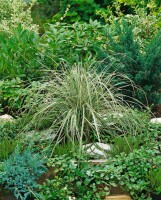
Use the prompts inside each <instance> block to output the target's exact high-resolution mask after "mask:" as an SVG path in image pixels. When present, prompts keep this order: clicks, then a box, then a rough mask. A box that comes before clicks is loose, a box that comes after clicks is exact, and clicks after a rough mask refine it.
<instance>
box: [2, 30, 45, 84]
mask: <svg viewBox="0 0 161 200" xmlns="http://www.w3.org/2000/svg"><path fill="white" fill-rule="evenodd" d="M13 32H14V34H13V35H12V36H9V35H8V34H5V33H1V34H0V51H1V53H0V78H1V79H3V78H6V77H10V78H16V77H19V78H22V79H24V80H26V79H27V80H29V79H31V78H33V77H35V76H36V77H37V76H38V74H39V73H40V71H39V70H38V69H39V68H40V66H41V64H40V63H39V61H40V57H39V55H38V46H39V36H38V34H36V33H33V32H30V31H28V30H25V29H23V28H22V27H21V26H18V27H17V28H15V29H14V30H13Z"/></svg>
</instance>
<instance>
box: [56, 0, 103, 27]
mask: <svg viewBox="0 0 161 200" xmlns="http://www.w3.org/2000/svg"><path fill="white" fill-rule="evenodd" d="M60 2H61V5H60V12H59V13H57V14H56V15H55V16H54V17H53V18H52V21H53V22H55V21H58V20H62V21H64V22H67V23H74V22H78V21H85V22H88V21H89V19H93V20H94V19H96V15H95V13H96V10H97V9H99V7H100V5H99V4H96V3H95V1H94V0H86V1H83V0H81V1H78V0H74V1H71V0H64V1H60Z"/></svg>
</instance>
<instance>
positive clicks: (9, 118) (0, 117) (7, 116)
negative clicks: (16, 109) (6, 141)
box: [0, 114, 13, 122]
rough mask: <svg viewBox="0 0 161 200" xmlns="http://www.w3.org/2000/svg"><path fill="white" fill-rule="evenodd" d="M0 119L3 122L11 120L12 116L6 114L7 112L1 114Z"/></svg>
mask: <svg viewBox="0 0 161 200" xmlns="http://www.w3.org/2000/svg"><path fill="white" fill-rule="evenodd" d="M0 121H3V122H8V121H13V117H12V116H11V115H8V114H5V115H1V116H0Z"/></svg>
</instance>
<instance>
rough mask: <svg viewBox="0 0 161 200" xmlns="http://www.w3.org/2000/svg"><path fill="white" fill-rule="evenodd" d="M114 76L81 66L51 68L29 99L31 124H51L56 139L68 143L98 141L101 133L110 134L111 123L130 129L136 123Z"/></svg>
mask: <svg viewBox="0 0 161 200" xmlns="http://www.w3.org/2000/svg"><path fill="white" fill-rule="evenodd" d="M115 77H116V75H115V74H113V73H112V74H108V75H106V76H105V75H104V74H103V73H101V74H97V73H96V72H95V71H88V70H86V69H84V68H83V67H82V66H81V67H75V68H74V69H72V70H70V71H64V72H62V73H55V72H53V75H52V77H51V79H50V81H49V82H47V83H45V85H46V88H45V89H44V84H43V85H42V89H41V87H40V88H39V91H38V94H37V95H36V97H35V99H32V102H31V103H32V104H33V105H31V107H32V109H31V112H35V114H34V117H33V118H32V120H31V124H32V125H34V126H35V128H47V127H52V129H53V134H56V137H55V138H56V140H57V142H58V141H61V140H63V139H64V138H65V140H70V141H72V143H75V141H79V144H80V145H82V143H83V142H90V141H94V140H96V141H100V140H101V134H110V130H112V128H113V127H114V126H116V129H117V128H118V129H119V130H121V131H122V133H123V132H124V130H125V129H126V130H127V128H128V131H129V132H131V133H134V132H135V131H136V130H137V125H138V123H137V122H136V120H135V118H133V114H132V113H133V112H132V110H131V109H130V108H129V107H128V104H127V102H124V100H123V95H122V94H121V93H120V90H121V87H122V84H121V83H120V84H121V87H120V84H115V81H114V79H115ZM42 92H43V95H42ZM32 97H33V96H32ZM127 108H129V109H127ZM34 109H35V110H34ZM120 113H122V114H123V116H124V117H122V115H121V114H120ZM120 115H121V116H120ZM134 127H135V129H134ZM110 128H111V129H110Z"/></svg>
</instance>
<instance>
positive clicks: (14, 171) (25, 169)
mask: <svg viewBox="0 0 161 200" xmlns="http://www.w3.org/2000/svg"><path fill="white" fill-rule="evenodd" d="M45 172H46V167H45V166H44V161H43V159H42V158H41V156H40V155H38V154H37V155H35V154H34V153H33V152H32V151H31V150H30V148H28V149H26V150H25V151H24V152H23V153H20V150H19V148H18V147H17V148H16V150H15V152H14V153H13V154H12V155H11V156H10V157H9V158H8V159H7V160H6V161H5V162H4V166H3V171H2V172H1V173H0V183H1V184H4V187H5V188H6V189H9V190H11V191H12V192H13V193H14V195H15V196H16V198H17V199H19V198H20V199H21V200H26V199H27V197H28V196H30V195H31V194H32V192H33V191H34V190H35V189H36V188H37V183H36V180H37V179H38V178H39V177H40V176H41V175H42V174H44V173H45Z"/></svg>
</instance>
